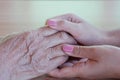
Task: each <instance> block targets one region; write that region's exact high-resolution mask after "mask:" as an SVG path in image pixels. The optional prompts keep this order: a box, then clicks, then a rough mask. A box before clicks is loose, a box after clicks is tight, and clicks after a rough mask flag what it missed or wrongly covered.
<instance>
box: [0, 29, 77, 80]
mask: <svg viewBox="0 0 120 80" xmlns="http://www.w3.org/2000/svg"><path fill="white" fill-rule="evenodd" d="M64 43H68V44H75V43H76V42H75V40H74V39H73V38H72V37H71V36H69V35H68V34H66V33H65V32H58V31H56V30H53V29H50V28H48V27H43V28H40V29H38V30H33V31H28V32H24V33H21V34H17V35H15V36H12V37H11V38H8V39H6V40H4V42H2V43H1V44H0V80H16V79H17V80H26V79H31V78H34V77H37V76H40V75H43V74H46V73H48V72H50V71H51V70H53V69H55V68H57V67H58V66H59V65H61V64H62V63H64V62H65V61H66V60H67V58H68V56H66V55H65V54H64V52H63V51H62V50H61V45H62V44H64Z"/></svg>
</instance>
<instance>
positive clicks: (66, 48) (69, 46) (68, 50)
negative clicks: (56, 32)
mask: <svg viewBox="0 0 120 80" xmlns="http://www.w3.org/2000/svg"><path fill="white" fill-rule="evenodd" d="M73 49H74V46H72V45H64V46H63V51H65V52H70V53H72V52H73Z"/></svg>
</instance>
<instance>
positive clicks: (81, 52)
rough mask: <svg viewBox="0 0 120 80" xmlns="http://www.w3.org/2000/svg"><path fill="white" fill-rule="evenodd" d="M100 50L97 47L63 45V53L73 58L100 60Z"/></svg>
mask: <svg viewBox="0 0 120 80" xmlns="http://www.w3.org/2000/svg"><path fill="white" fill-rule="evenodd" d="M97 50H98V51H99V48H97V46H96V47H95V46H78V45H68V44H65V45H63V51H64V52H65V53H66V54H67V55H69V56H72V57H79V58H88V59H92V60H93V59H98V57H100V54H99V52H98V51H97Z"/></svg>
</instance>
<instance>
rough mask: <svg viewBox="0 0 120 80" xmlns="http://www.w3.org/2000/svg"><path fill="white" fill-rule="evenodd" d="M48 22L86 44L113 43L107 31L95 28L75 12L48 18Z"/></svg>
mask: <svg viewBox="0 0 120 80" xmlns="http://www.w3.org/2000/svg"><path fill="white" fill-rule="evenodd" d="M46 24H47V25H49V26H50V27H51V28H53V29H56V30H58V31H65V32H68V33H69V34H71V35H72V36H73V37H74V38H75V39H76V40H77V41H78V42H79V43H81V44H84V45H96V44H112V43H110V42H109V41H108V40H109V38H108V34H107V32H106V31H103V30H100V29H97V28H95V27H94V26H93V25H92V24H90V23H88V22H87V21H85V20H83V19H82V18H80V17H79V16H77V15H75V14H65V15H61V16H57V17H54V18H51V19H48V20H47V22H46Z"/></svg>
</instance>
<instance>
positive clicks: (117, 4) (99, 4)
mask: <svg viewBox="0 0 120 80" xmlns="http://www.w3.org/2000/svg"><path fill="white" fill-rule="evenodd" d="M66 13H75V14H77V15H79V16H80V17H82V18H83V19H85V20H86V21H88V22H90V23H92V24H93V25H95V26H96V27H99V28H103V29H117V28H120V0H76V1H75V0H73V1H72V0H65V1H63V0H58V1H57V0H35V1H33V0H25V1H21V0H11V1H8V0H7V1H4V0H0V35H6V34H10V33H12V32H21V31H24V30H30V29H36V28H39V27H42V26H44V24H45V21H46V19H48V18H51V17H54V16H56V15H61V14H66Z"/></svg>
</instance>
